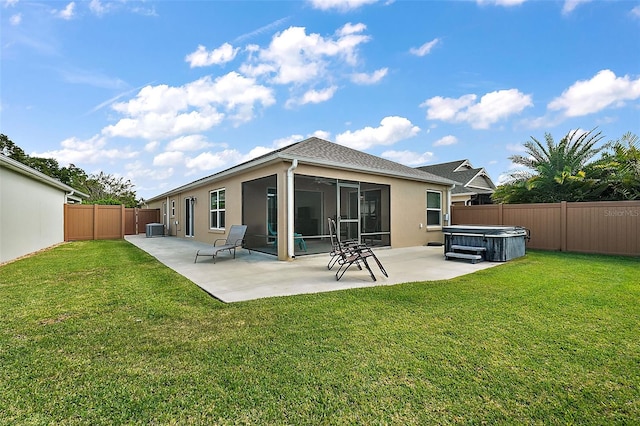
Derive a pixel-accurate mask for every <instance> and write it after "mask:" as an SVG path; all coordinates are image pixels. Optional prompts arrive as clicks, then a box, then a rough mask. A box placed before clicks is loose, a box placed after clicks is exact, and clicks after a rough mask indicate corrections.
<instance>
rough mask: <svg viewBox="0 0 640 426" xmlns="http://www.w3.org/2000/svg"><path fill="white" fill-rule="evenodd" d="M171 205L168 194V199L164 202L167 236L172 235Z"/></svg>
mask: <svg viewBox="0 0 640 426" xmlns="http://www.w3.org/2000/svg"><path fill="white" fill-rule="evenodd" d="M170 213H171V206H170V205H169V196H168V195H167V201H166V202H165V203H164V218H165V222H166V228H165V230H164V232H165V235H166V236H170V235H171V229H170V228H171V216H170Z"/></svg>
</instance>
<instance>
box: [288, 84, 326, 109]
mask: <svg viewBox="0 0 640 426" xmlns="http://www.w3.org/2000/svg"><path fill="white" fill-rule="evenodd" d="M337 89H338V88H337V87H336V86H331V87H327V88H326V89H324V90H315V89H311V90H308V91H307V92H305V94H304V95H302V97H301V98H300V99H290V100H289V101H287V106H291V105H293V104H298V105H305V104H319V103H321V102H326V101H328V100H329V99H331V98H332V97H333V95H334V93H335V92H336V90H337Z"/></svg>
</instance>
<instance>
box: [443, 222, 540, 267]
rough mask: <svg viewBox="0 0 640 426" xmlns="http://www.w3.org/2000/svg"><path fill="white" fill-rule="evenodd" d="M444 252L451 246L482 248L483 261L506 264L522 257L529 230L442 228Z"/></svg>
mask: <svg viewBox="0 0 640 426" xmlns="http://www.w3.org/2000/svg"><path fill="white" fill-rule="evenodd" d="M442 232H443V234H444V252H445V253H448V252H451V251H452V250H451V246H452V245H453V246H464V247H484V249H485V250H484V251H483V252H484V260H488V261H490V262H506V261H507V260H511V259H515V258H517V257H521V256H524V254H525V242H526V240H528V239H529V230H528V229H526V228H522V227H520V226H497V225H452V226H443V227H442Z"/></svg>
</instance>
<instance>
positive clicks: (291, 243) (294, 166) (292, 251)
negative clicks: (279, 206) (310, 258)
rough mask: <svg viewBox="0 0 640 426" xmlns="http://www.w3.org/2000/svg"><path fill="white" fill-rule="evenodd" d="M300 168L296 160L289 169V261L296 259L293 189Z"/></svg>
mask: <svg viewBox="0 0 640 426" xmlns="http://www.w3.org/2000/svg"><path fill="white" fill-rule="evenodd" d="M297 168H298V159H296V158H294V159H293V161H292V162H291V167H289V168H288V169H287V251H288V254H289V259H295V257H296V254H295V246H294V238H293V228H294V222H293V219H294V214H295V212H294V208H293V201H294V200H293V199H294V196H295V188H294V187H293V182H294V179H293V177H294V173H293V172H294V170H295V169H297Z"/></svg>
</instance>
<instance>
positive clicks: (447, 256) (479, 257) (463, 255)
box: [444, 251, 482, 263]
mask: <svg viewBox="0 0 640 426" xmlns="http://www.w3.org/2000/svg"><path fill="white" fill-rule="evenodd" d="M444 258H445V259H446V260H449V259H450V258H456V259H467V260H470V261H471V263H477V262H482V255H479V254H468V253H458V252H453V251H450V252H447V253H445V254H444Z"/></svg>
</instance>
